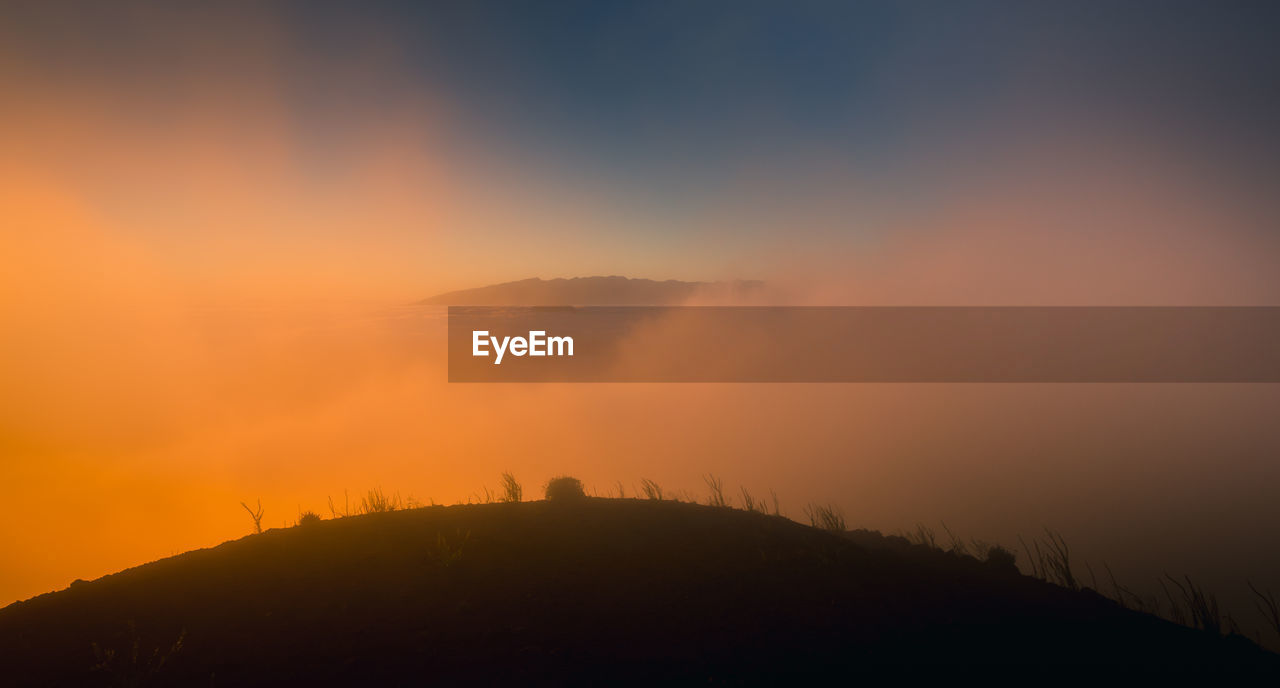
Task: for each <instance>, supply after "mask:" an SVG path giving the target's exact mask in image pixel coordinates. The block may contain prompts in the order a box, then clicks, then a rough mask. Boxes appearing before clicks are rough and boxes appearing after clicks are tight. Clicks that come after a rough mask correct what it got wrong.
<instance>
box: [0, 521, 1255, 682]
mask: <svg viewBox="0 0 1280 688" xmlns="http://www.w3.org/2000/svg"><path fill="white" fill-rule="evenodd" d="M890 540H892V538H881V537H879V536H878V535H875V534H870V533H867V532H865V531H862V532H860V533H859V534H856V535H855V534H849V535H848V536H844V537H842V536H839V535H836V534H832V533H830V532H826V531H822V530H818V529H815V528H810V527H808V526H804V525H800V524H797V523H795V522H792V521H790V520H787V519H784V518H780V517H776V516H766V515H763V514H758V513H750V512H745V511H739V510H732V509H727V508H714V507H707V506H699V505H694V504H687V503H678V502H670V501H640V500H619V499H592V498H588V499H582V500H579V501H577V502H573V503H556V502H545V501H541V502H525V503H518V504H484V505H467V506H451V507H426V508H420V509H412V510H405V511H394V512H389V513H375V514H368V515H364V516H353V517H348V518H341V519H334V520H326V521H322V522H319V523H314V524H307V525H303V526H300V527H296V528H289V529H279V530H270V531H267V532H265V533H263V534H260V535H251V536H248V537H245V538H242V539H240V540H236V541H232V542H227V543H224V544H222V545H220V546H218V547H214V548H212V549H206V550H199V551H194V552H188V553H186V554H182V555H179V556H175V557H172V558H168V559H164V560H161V561H156V562H153V563H150V564H147V565H144V566H139V567H136V568H133V569H129V570H126V571H123V572H121V573H117V574H114V575H111V576H106V577H104V578H101V579H99V580H96V581H92V582H77V583H75V584H73V585H72V586H71V587H70V588H68V589H66V590H63V591H60V592H56V593H50V594H46V595H42V596H40V597H36V598H33V599H31V600H27V601H24V602H19V603H16V604H13V605H10V606H9V607H7V608H5V609H3V610H0V662H2V664H0V666H3V667H4V669H3V672H4V674H3V675H4V677H5V679H6V683H8V684H9V685H114V684H133V683H138V682H140V683H142V684H143V685H148V684H158V685H223V686H232V685H234V686H243V685H294V684H299V685H303V684H313V685H315V684H318V685H337V684H342V685H374V684H379V685H382V684H385V685H402V684H419V683H430V682H445V683H495V682H498V681H502V680H522V681H530V682H539V683H540V682H558V683H559V682H566V681H568V682H576V681H583V682H586V681H590V682H595V683H601V682H609V683H617V682H639V681H661V680H671V679H678V680H681V681H696V682H704V683H705V682H721V681H729V682H743V681H746V682H755V681H766V680H770V679H777V680H786V681H787V682H795V681H796V680H797V679H800V678H816V677H819V676H824V677H825V676H831V675H846V676H849V677H852V676H855V675H862V674H863V673H864V672H866V671H867V670H868V668H871V667H874V666H880V667H881V668H883V667H884V665H894V666H898V667H902V668H905V667H914V666H918V665H920V664H921V663H926V664H929V663H936V664H937V665H938V667H939V668H947V667H951V668H954V667H955V666H956V665H961V664H970V663H986V664H991V665H998V666H1000V667H1002V668H1001V669H1000V671H1002V672H1003V671H1009V668H1008V667H1009V665H1015V664H1021V663H1031V664H1040V665H1045V666H1055V667H1056V666H1062V665H1070V664H1079V663H1086V664H1087V663H1123V664H1136V665H1149V666H1154V667H1158V668H1161V669H1165V670H1167V669H1169V668H1171V667H1177V666H1183V665H1217V666H1221V667H1231V668H1233V669H1235V670H1239V669H1240V668H1249V669H1252V670H1257V671H1268V672H1276V671H1280V656H1277V655H1274V654H1271V653H1268V652H1265V651H1263V650H1261V649H1259V648H1258V647H1257V646H1256V645H1254V644H1252V643H1251V642H1249V641H1247V640H1244V639H1243V638H1240V637H1228V638H1222V637H1218V636H1214V635H1210V634H1207V633H1204V632H1202V631H1196V630H1192V629H1189V628H1184V627H1181V626H1177V625H1174V624H1172V623H1168V622H1165V621H1162V620H1159V619H1157V618H1155V617H1152V616H1148V615H1144V614H1139V613H1137V612H1133V611H1129V610H1125V609H1123V608H1121V607H1119V606H1118V605H1116V604H1114V603H1113V602H1111V601H1109V600H1107V599H1105V598H1103V597H1101V596H1099V595H1097V594H1094V593H1092V592H1089V591H1083V592H1076V591H1069V590H1067V589H1065V588H1060V587H1056V586H1053V585H1050V584H1048V583H1045V582H1043V581H1040V580H1036V579H1032V578H1029V577H1025V576H1021V575H1019V574H1017V573H1016V572H1015V571H1013V570H1011V569H1009V568H1003V569H1002V568H999V567H995V566H992V565H990V564H986V563H982V562H979V561H977V560H975V559H971V558H968V557H959V556H955V555H951V554H947V553H943V552H940V551H937V550H929V549H927V548H923V547H903V546H901V545H894V544H893V543H890V542H889V541H890ZM95 666H96V667H97V668H96V669H95Z"/></svg>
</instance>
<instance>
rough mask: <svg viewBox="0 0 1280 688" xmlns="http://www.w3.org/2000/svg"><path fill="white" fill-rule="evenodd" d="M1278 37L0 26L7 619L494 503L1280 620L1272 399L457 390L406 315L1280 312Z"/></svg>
mask: <svg viewBox="0 0 1280 688" xmlns="http://www.w3.org/2000/svg"><path fill="white" fill-rule="evenodd" d="M1277 14H1280V10H1277V8H1276V6H1275V5H1274V3H1265V2H1258V3H1246V2H1219V3H1200V2H1196V3H1184V2H1125V3H1101V2H1097V3H1081V2H1045V3H1019V2H832V3H815V2H787V3H773V2H753V1H747V2H733V3H723V2H700V3H676V2H645V3H632V2H609V3H600V2H590V3H589V2H580V3H578V2H566V3H517V2H510V3H495V2H465V3H461V2H458V3H454V2H413V3H376V2H368V3H358V4H356V3H334V2H305V3H304V2H297V3H291V2H268V3H216V4H209V5H207V6H203V7H192V6H175V5H173V4H172V3H131V2H125V3H112V4H110V5H104V4H101V3H74V2H30V3H28V2H9V3H5V5H4V7H3V9H0V94H3V95H2V96H0V150H3V151H4V154H3V155H0V255H3V256H4V270H3V271H0V315H2V316H3V318H4V323H5V328H4V334H3V337H2V338H0V346H2V347H3V349H0V354H2V355H0V376H2V377H3V379H4V381H5V388H6V390H7V392H6V394H4V395H3V399H0V500H3V501H4V502H5V503H6V504H7V505H8V508H10V509H12V510H13V511H12V513H18V514H22V516H21V518H14V519H8V520H7V521H6V522H5V523H4V524H0V546H3V547H4V549H5V551H6V554H7V556H6V557H4V559H5V562H6V563H5V564H4V565H3V566H0V603H3V602H6V601H9V600H14V599H20V598H23V597H28V596H31V595H34V594H37V593H40V592H44V591H47V590H51V589H55V588H59V587H62V586H65V585H66V584H68V583H69V582H70V581H71V580H73V579H75V578H91V577H95V576H98V575H102V574H105V573H108V572H110V571H113V570H118V569H120V568H124V567H126V566H131V565H135V564H137V563H140V562H142V561H147V560H150V559H154V558H156V557H160V556H167V555H169V554H174V553H177V552H180V551H184V550H186V549H191V548H194V547H203V546H210V545H212V544H216V543H217V542H220V541H222V540H225V539H228V538H232V537H239V536H240V535H242V534H243V532H244V527H245V525H246V524H245V516H244V514H243V513H241V511H240V507H239V502H240V501H241V500H249V501H253V500H255V499H258V498H261V499H262V500H263V503H264V505H265V506H266V507H267V518H266V519H265V520H266V522H267V523H270V524H273V525H277V526H279V525H285V524H286V523H289V522H292V519H294V518H296V514H297V512H298V511H300V510H302V509H316V510H320V511H326V508H325V505H326V501H327V500H326V498H327V497H328V496H339V495H340V494H341V493H342V491H343V490H344V489H345V490H349V491H350V492H351V493H352V494H353V495H355V494H357V493H358V492H359V491H361V490H364V489H367V488H369V487H373V486H377V485H381V486H383V487H384V488H386V489H388V490H399V491H401V492H403V493H405V494H410V493H412V494H414V495H415V496H417V497H418V498H420V499H422V500H424V501H425V500H428V499H434V500H436V501H439V502H442V503H452V502H455V501H459V500H461V501H466V500H467V499H468V498H472V497H473V496H474V495H475V494H476V493H477V491H478V490H480V489H481V488H482V487H483V485H485V484H496V481H497V476H498V474H499V473H500V472H501V471H503V470H513V471H515V472H516V473H517V475H518V476H521V477H523V478H524V479H525V480H526V482H527V484H528V486H536V485H538V484H540V481H543V480H545V479H546V478H548V477H550V476H551V475H554V474H558V473H562V472H569V471H573V472H575V473H577V474H579V475H581V477H583V479H584V480H586V481H587V482H588V483H589V484H592V485H596V486H597V487H598V488H599V489H601V490H604V489H606V488H608V486H611V485H613V484H614V482H615V481H623V482H625V483H628V484H634V483H637V482H638V481H639V479H640V478H642V477H647V478H654V479H658V480H660V481H663V482H666V483H667V484H669V485H672V486H673V487H674V488H679V489H687V490H689V491H691V492H697V491H699V489H700V487H701V485H702V483H701V476H702V475H703V474H705V473H707V472H716V473H718V474H723V477H724V478H725V479H726V483H727V484H729V485H735V484H737V483H739V482H741V483H742V484H743V485H744V486H747V487H749V489H752V490H753V491H757V492H763V491H767V490H768V489H770V488H774V489H776V490H777V491H778V492H779V495H780V497H781V498H782V499H783V501H784V503H785V504H787V505H788V508H789V509H790V511H791V512H792V514H793V515H794V516H796V517H800V514H801V509H802V507H803V505H804V504H805V503H806V502H807V501H833V502H835V503H837V504H839V505H841V507H842V508H843V509H844V510H845V511H846V513H847V515H848V516H849V519H850V522H851V523H856V524H859V525H866V526H868V527H876V528H882V529H885V530H894V529H897V528H908V527H911V526H913V525H914V523H915V522H916V521H929V522H934V521H938V520H941V519H946V520H947V521H948V523H950V524H952V525H953V526H956V527H957V528H960V529H962V530H968V531H970V532H971V533H972V534H973V536H975V537H984V538H987V539H993V540H1000V539H1002V540H1004V541H1006V542H1009V543H1010V544H1012V543H1013V542H1014V541H1016V535H1017V534H1018V533H1030V532H1037V531H1038V530H1039V528H1040V527H1041V526H1042V525H1045V524H1049V525H1053V526H1054V527H1057V528H1059V529H1061V530H1063V531H1064V532H1065V533H1066V534H1067V535H1068V536H1069V537H1074V538H1075V539H1076V541H1077V542H1080V543H1081V544H1080V548H1081V549H1083V550H1084V551H1086V552H1093V553H1094V556H1095V558H1103V557H1105V558H1107V559H1109V560H1110V562H1111V563H1112V566H1113V567H1114V568H1117V570H1118V571H1125V572H1127V573H1129V574H1131V575H1133V576H1135V577H1136V576H1145V575H1148V574H1149V573H1150V572H1151V571H1156V570H1158V569H1159V568H1160V567H1170V568H1174V569H1180V570H1181V569H1186V570H1188V571H1190V570H1191V569H1197V567H1199V568H1198V569H1197V571H1196V572H1198V573H1199V574H1200V575H1202V576H1204V577H1207V578H1209V579H1211V580H1212V581H1213V582H1215V583H1220V584H1221V585H1222V586H1224V587H1228V586H1232V585H1236V584H1237V583H1238V582H1239V581H1236V580H1235V577H1238V576H1236V574H1237V573H1238V572H1240V571H1254V572H1256V573H1251V574H1250V575H1254V576H1255V579H1256V580H1267V581H1274V587H1276V588H1280V562H1277V561H1276V559H1275V558H1274V556H1272V555H1268V554H1266V553H1265V552H1263V551H1262V550H1263V549H1267V548H1260V547H1258V544H1259V542H1258V538H1259V537H1262V536H1261V535H1258V533H1257V530H1258V524H1260V523H1266V522H1271V521H1274V520H1275V516H1276V512H1275V507H1274V501H1275V500H1274V497H1275V494H1274V490H1271V489H1270V488H1268V487H1266V486H1268V485H1275V484H1280V480H1278V479H1280V475H1277V473H1276V471H1277V468H1276V467H1275V461H1274V457H1275V456H1276V450H1277V449H1280V436H1278V435H1277V433H1276V430H1274V429H1273V428H1272V427H1271V425H1272V423H1271V420H1270V419H1271V418H1272V417H1273V416H1274V411H1275V409H1276V404H1277V402H1278V401H1280V400H1278V399H1277V397H1276V391H1275V389H1273V386H1266V385H1235V386H1230V385H1228V386H1203V385H1190V386H1148V387H1144V386H1102V387H1096V386H1092V387H1091V386H1079V387H1077V386H1022V387H1019V386H998V385H993V386H984V385H978V386H950V387H948V386H894V385H888V386H879V385H866V386H847V387H839V388H831V387H825V388H821V389H818V388H813V387H808V386H789V385H788V386H770V385H763V386H749V387H745V388H744V387H725V386H716V385H708V386H694V387H687V386H681V387H680V388H679V389H675V388H671V387H663V386H635V387H627V386H622V387H617V386H602V387H595V386H591V387H590V388H589V389H588V388H583V387H572V386H538V387H518V386H516V387H503V388H501V389H493V388H489V389H485V390H478V389H475V388H468V387H459V386H451V385H447V384H446V383H445V382H444V379H445V378H444V371H445V363H444V358H443V348H442V342H443V334H442V329H441V328H442V325H441V322H440V320H439V318H438V317H436V316H434V315H431V314H424V313H422V312H419V311H415V310H413V309H406V304H410V303H412V302H414V301H416V300H418V299H421V298H424V297H427V296H431V295H433V294H436V293H439V292H443V291H448V290H453V289H461V288H467V287H474V286H480V285H484V284H489V283H494V282H502V281H508V280H516V279H524V278H528V277H543V278H553V277H573V276H587V275H612V274H620V275H627V276H632V277H647V278H653V279H668V278H674V279H687V280H714V279H739V278H741V279H764V280H766V281H768V282H769V283H771V284H773V285H778V286H779V288H781V289H783V290H784V292H785V293H786V294H787V295H788V299H789V300H790V302H792V303H796V304H891V305H960V304H981V305H1006V304H1008V305H1112V304H1125V305H1280V271H1276V270H1275V268H1274V266H1275V263H1276V260H1275V259H1276V256H1277V255H1280V236H1277V232H1276V227H1277V218H1280V208H1277V203H1278V202H1280V201H1278V200H1277V198H1276V196H1275V194H1274V188H1273V187H1274V184H1273V182H1274V180H1275V179H1277V178H1280V177H1278V176H1277V175H1278V174H1280V169H1278V167H1280V130H1277V128H1276V127H1275V124H1274V123H1275V122H1277V121H1280V86H1278V85H1280V43H1277V42H1276V41H1275V40H1274V34H1275V28H1276V26H1277V19H1280V17H1277ZM654 428H661V429H662V430H661V431H660V432H655V431H654ZM528 486H527V488H526V489H529V488H528ZM530 492H536V490H530ZM50 542H57V543H61V544H60V546H58V547H50V546H49V543H50ZM1275 544H1280V543H1275ZM1269 549H1270V551H1280V547H1271V548H1269ZM1209 552H1212V555H1209V554H1207V553H1209ZM1209 560H1213V561H1217V562H1220V564H1219V565H1209V564H1206V563H1205V562H1206V561H1209ZM1126 562H1127V563H1126ZM1233 576H1235V577H1233ZM1225 594H1226V593H1224V595H1225Z"/></svg>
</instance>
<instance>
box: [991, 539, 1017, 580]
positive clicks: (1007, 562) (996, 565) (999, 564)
mask: <svg viewBox="0 0 1280 688" xmlns="http://www.w3.org/2000/svg"><path fill="white" fill-rule="evenodd" d="M1017 562H1018V555H1016V554H1014V553H1013V552H1010V551H1009V550H1007V549H1005V548H1003V547H1001V546H1000V545H992V546H991V547H990V548H989V549H988V550H987V566H990V567H992V568H993V569H996V570H998V571H1000V572H1001V573H1018V563H1017Z"/></svg>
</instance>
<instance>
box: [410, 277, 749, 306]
mask: <svg viewBox="0 0 1280 688" xmlns="http://www.w3.org/2000/svg"><path fill="white" fill-rule="evenodd" d="M763 290H764V282H762V281H759V280H734V281H731V282H681V281H679V280H665V281H661V282H659V281H657V280H650V279H632V278H628V277H620V276H617V275H611V276H608V277H573V278H570V279H565V278H556V279H549V280H544V279H540V278H537V277H533V278H530V279H524V280H518V281H515V282H504V283H502V284H492V285H489V286H486V287H477V288H474V289H460V290H458V291H451V292H446V293H444V294H439V295H437V296H432V297H431V298H428V299H423V300H422V301H419V302H418V303H419V304H423V305H434V306H675V305H680V304H683V303H687V302H689V301H691V300H709V301H714V302H723V303H733V302H735V301H741V300H744V299H748V298H751V297H753V296H756V295H758V294H761V293H762V292H763Z"/></svg>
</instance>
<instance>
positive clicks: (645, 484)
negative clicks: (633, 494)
mask: <svg viewBox="0 0 1280 688" xmlns="http://www.w3.org/2000/svg"><path fill="white" fill-rule="evenodd" d="M640 492H642V493H643V494H644V496H645V499H652V500H654V501H662V499H663V497H664V495H663V493H662V486H661V485H659V484H658V483H656V482H654V481H652V480H650V479H648V478H641V479H640Z"/></svg>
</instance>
